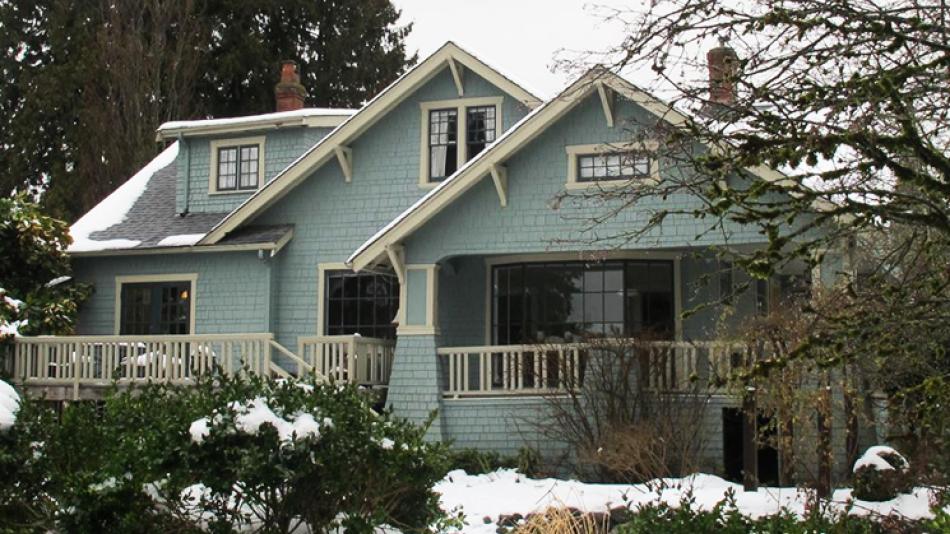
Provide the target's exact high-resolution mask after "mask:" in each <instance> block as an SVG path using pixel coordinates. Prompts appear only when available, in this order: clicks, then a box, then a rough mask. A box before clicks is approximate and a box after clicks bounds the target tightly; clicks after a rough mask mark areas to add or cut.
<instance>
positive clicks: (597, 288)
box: [16, 43, 809, 470]
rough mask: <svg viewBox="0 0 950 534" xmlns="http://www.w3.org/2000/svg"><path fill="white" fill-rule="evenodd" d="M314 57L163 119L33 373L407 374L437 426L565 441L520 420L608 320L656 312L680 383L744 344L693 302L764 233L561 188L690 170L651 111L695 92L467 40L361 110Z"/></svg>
mask: <svg viewBox="0 0 950 534" xmlns="http://www.w3.org/2000/svg"><path fill="white" fill-rule="evenodd" d="M295 69H296V67H295V66H294V65H293V64H292V63H285V64H284V65H283V66H282V71H281V82H280V83H279V84H278V86H277V88H276V100H277V112H275V113H271V114H265V115H258V116H250V117H238V118H233V119H216V120H198V121H184V122H171V123H166V124H163V125H161V127H160V128H159V129H158V132H157V136H158V140H159V141H161V142H163V143H165V144H166V145H167V148H166V149H165V150H164V152H162V153H161V154H160V155H159V156H158V157H156V158H155V160H154V161H152V162H151V163H149V164H148V165H147V166H146V167H145V168H143V169H142V170H141V171H140V172H139V173H137V174H136V175H135V176H133V177H132V178H130V179H129V181H128V182H127V183H125V184H124V185H123V186H121V187H120V188H119V189H118V190H117V191H116V192H115V193H113V194H112V195H111V196H110V197H108V198H106V199H105V200H104V201H103V202H102V203H101V204H100V205H98V206H97V207H95V208H94V209H93V210H92V211H90V212H89V213H88V214H86V215H85V216H84V217H83V218H81V219H80V220H79V221H78V222H76V223H75V225H74V226H73V227H72V234H73V237H74V240H75V243H74V244H73V245H72V247H71V248H70V250H69V252H70V254H71V256H72V257H73V259H74V266H75V276H76V278H77V279H79V280H81V281H84V282H89V283H92V284H93V285H94V287H95V292H94V294H93V295H92V297H91V298H90V299H89V301H88V302H86V303H84V304H83V306H82V309H81V312H80V317H79V321H78V334H79V335H78V336H75V337H59V338H33V339H29V338H24V339H21V340H19V342H18V346H17V353H16V362H17V370H16V373H17V378H18V379H19V380H21V381H22V383H23V384H24V385H26V386H28V387H29V388H33V389H34V390H35V391H42V392H44V393H45V394H47V395H50V396H51V397H57V396H58V397H60V398H87V397H90V396H94V395H95V394H96V391H97V389H96V388H101V386H102V385H104V384H107V383H109V382H110V381H111V380H112V379H113V378H115V379H118V380H119V381H120V383H134V382H136V381H145V380H156V381H172V382H187V381H188V380H190V379H191V378H192V377H193V376H194V373H196V372H199V370H201V369H207V368H208V367H209V366H210V365H211V364H213V363H215V364H218V365H220V366H221V367H222V368H223V369H224V371H225V372H237V371H238V370H239V369H240V368H241V367H242V366H244V367H247V368H249V369H250V370H251V371H252V372H258V373H263V374H278V375H287V374H296V373H302V372H305V371H307V370H310V369H315V370H316V371H317V372H319V373H321V374H323V375H329V376H333V377H334V378H336V379H339V380H349V381H354V382H359V383H361V384H364V385H366V386H368V387H375V388H376V389H379V390H381V391H383V392H385V402H386V403H387V404H388V405H389V406H391V407H392V408H393V410H394V412H395V413H396V414H397V415H399V416H402V417H406V418H409V419H411V420H415V421H423V420H425V419H426V418H427V417H428V416H429V414H430V413H431V412H433V411H434V410H438V414H439V415H438V417H437V419H436V420H435V422H434V423H433V426H432V428H431V433H430V435H431V437H432V438H433V439H442V440H452V441H453V442H454V443H455V444H456V445H457V446H460V447H477V448H482V449H490V450H497V451H500V452H505V453H511V452H514V451H516V450H517V449H518V448H519V447H520V446H522V445H524V444H528V445H532V446H540V447H541V448H544V447H546V446H547V445H548V444H547V443H545V440H543V439H541V438H540V437H538V436H532V435H531V434H530V432H528V433H525V432H524V429H523V428H521V429H519V425H518V421H523V420H525V419H531V418H537V417H543V411H544V402H545V400H544V398H543V395H542V394H546V393H550V392H552V391H553V392H556V391H557V390H558V388H559V387H562V386H563V380H562V382H559V379H558V373H559V372H561V371H558V370H559V369H568V370H573V371H564V372H574V373H578V375H579V373H580V372H582V366H583V359H584V358H583V350H584V349H583V343H576V342H577V341H581V340H583V339H584V338H585V336H586V335H590V334H600V335H622V336H631V337H636V336H645V335H647V334H649V336H651V339H654V340H657V341H656V346H657V347H660V348H662V350H664V351H666V353H668V354H673V355H675V357H674V358H672V359H670V360H669V362H668V363H666V364H664V365H663V368H662V369H661V373H660V375H661V376H662V377H665V378H663V380H668V384H669V385H670V387H675V382H676V379H675V378H674V376H675V375H678V376H679V377H680V379H682V378H683V377H685V376H686V375H688V374H689V373H690V372H692V371H695V370H696V369H699V368H700V367H702V368H704V369H708V368H711V367H713V366H715V365H718V364H719V363H721V359H722V358H723V357H726V356H728V355H727V354H724V353H723V354H719V353H717V352H716V347H717V345H716V344H715V342H716V339H717V336H718V335H719V332H720V331H721V327H722V325H721V322H722V320H723V318H722V314H721V313H719V312H720V311H721V307H720V308H713V309H706V310H704V311H702V312H700V313H696V314H693V315H690V316H689V317H685V318H684V317H682V316H681V311H682V310H685V309H689V308H692V307H694V306H696V305H697V304H700V303H702V302H704V301H709V300H717V299H719V298H720V296H722V294H721V292H731V291H732V287H733V286H734V285H735V284H736V283H738V281H739V280H738V278H739V277H740V275H739V274H735V275H733V272H732V270H731V268H730V266H729V265H728V264H725V263H723V262H721V261H720V260H718V259H717V255H716V254H715V253H714V251H713V248H714V247H718V246H724V245H728V246H729V247H740V248H741V247H756V246H761V245H762V244H763V242H764V238H763V236H761V235H759V234H758V233H757V232H756V231H755V230H754V229H752V228H747V227H742V226H738V225H732V226H729V227H727V228H726V231H725V232H720V233H717V234H713V233H703V232H699V231H698V229H699V228H701V227H700V226H698V225H699V224H700V223H698V222H697V221H695V220H693V219H691V218H688V217H673V218H670V219H669V220H667V221H664V223H663V225H662V227H661V228H660V229H659V230H658V231H656V232H654V233H652V234H650V235H648V236H646V238H644V239H641V240H639V241H631V242H622V241H621V240H620V238H619V237H617V238H614V239H610V237H609V236H619V235H620V234H621V233H622V232H623V231H624V230H625V229H629V228H630V227H632V226H634V225H637V224H641V223H642V222H643V221H644V218H645V217H647V216H648V215H649V210H648V209H646V208H644V207H641V208H638V209H636V210H625V211H622V212H620V213H619V214H618V215H617V216H616V217H614V218H612V219H610V220H607V221H606V222H604V223H603V224H601V225H599V226H598V227H596V228H595V229H594V230H593V233H592V232H591V231H584V230H583V229H582V227H583V226H584V225H583V224H582V223H581V222H580V221H584V220H587V219H589V218H590V217H593V216H596V215H597V214H599V213H601V212H602V210H603V209H604V206H609V205H610V202H616V200H607V201H602V200H598V199H589V198H584V195H579V196H576V197H570V196H569V197H568V199H567V200H565V201H564V202H561V205H560V206H555V202H554V199H555V198H557V197H558V196H559V195H560V194H562V193H565V192H567V193H571V192H584V191H590V190H592V189H599V188H605V189H606V190H610V188H612V187H614V186H616V185H618V184H619V185H624V184H629V183H634V184H635V183H636V182H637V181H639V180H663V179H664V176H667V175H668V173H670V172H683V171H682V170H674V168H673V166H672V165H671V164H670V162H669V161H667V158H665V157H664V155H663V154H662V153H657V152H656V151H655V150H654V149H655V148H656V146H655V143H654V142H653V141H651V139H650V138H649V135H638V134H648V133H649V131H648V130H647V129H646V125H650V124H656V123H658V122H659V123H663V124H667V123H673V124H675V123H676V122H677V121H682V120H687V119H686V118H685V117H683V116H681V115H679V114H678V113H677V112H675V111H674V110H672V109H670V108H669V107H668V106H666V105H665V104H663V103H662V102H660V101H658V100H657V99H655V98H653V97H652V96H650V95H649V94H647V93H645V92H643V91H642V90H640V89H638V88H637V87H636V86H635V85H633V84H632V83H630V82H628V81H626V80H624V79H622V78H620V77H618V76H617V75H614V74H612V73H610V72H608V71H606V70H604V69H597V68H595V69H592V70H591V71H590V72H588V73H587V74H585V75H584V76H582V77H580V78H579V79H578V80H576V81H575V82H574V83H572V84H571V85H570V86H569V87H567V88H566V89H564V91H563V92H561V93H560V94H559V95H558V96H556V97H554V98H552V99H550V100H547V101H542V100H541V99H540V98H538V97H537V96H535V95H533V94H532V93H531V92H529V91H528V90H526V89H524V88H523V87H522V86H520V85H518V84H517V83H515V82H514V81H512V80H511V79H509V78H508V77H506V76H505V75H504V74H502V73H500V72H498V71H497V70H495V69H493V68H492V67H491V66H489V65H488V64H486V63H485V62H483V61H482V60H480V59H479V58H478V57H476V56H474V55H472V54H470V53H469V52H467V51H465V50H463V49H462V48H460V47H459V46H457V45H455V44H453V43H447V44H446V45H444V46H443V47H442V48H440V49H439V50H438V51H437V52H435V53H434V54H432V55H431V56H429V57H428V58H426V59H425V60H423V61H421V62H420V63H419V64H418V65H416V66H415V67H413V68H411V69H410V70H408V71H407V72H406V73H405V74H404V75H403V76H401V77H400V78H399V79H397V80H396V81H395V82H393V83H392V84H391V85H390V86H389V87H388V88H386V89H385V90H384V91H382V92H381V93H380V94H379V95H377V96H376V97H374V98H373V99H372V100H370V101H369V102H367V103H366V104H365V105H364V106H363V107H361V108H360V109H358V110H346V109H311V108H306V107H304V103H305V98H306V92H305V89H304V88H303V87H302V86H301V85H300V83H299V78H298V76H297V74H296V70H295ZM750 175H751V176H753V177H754V178H756V179H758V178H761V179H774V177H775V176H778V174H777V173H774V171H769V170H761V169H757V170H752V171H750ZM605 202H606V203H605ZM694 202H697V199H695V198H691V197H688V196H686V195H678V196H671V197H669V198H665V199H656V203H657V204H656V206H657V207H660V206H663V205H669V203H676V204H677V205H689V204H690V203H694ZM595 234H596V236H598V238H603V237H604V236H607V239H606V240H597V241H593V240H592V237H593V236H594V235H595ZM697 234H699V237H697ZM725 234H728V236H729V239H728V242H726V241H725V240H724V237H723V235H725ZM808 274H809V273H807V272H799V273H789V279H791V277H792V276H794V275H806V276H807V275H808ZM709 280H712V282H710V281H709ZM782 287H783V283H782V282H781V281H780V280H776V281H775V282H773V283H765V282H760V283H757V284H755V290H754V291H752V292H748V293H744V294H742V295H739V296H738V297H737V298H736V300H735V302H734V303H733V306H732V307H733V310H732V313H731V314H730V315H729V316H728V317H727V318H726V320H727V321H729V322H731V323H733V324H738V323H741V322H742V321H743V320H744V318H748V317H751V316H753V315H754V314H756V313H761V312H763V311H765V310H766V309H767V308H768V306H770V305H774V303H775V302H777V298H778V297H777V293H778V292H779V291H780V290H781V288H782ZM542 342H543V343H544V344H545V346H546V347H547V348H544V349H540V348H537V346H535V345H536V344H537V343H542ZM552 351H553V352H552ZM542 353H546V354H552V353H553V354H554V355H555V356H557V358H556V360H555V363H550V362H551V359H550V358H548V357H541V356H540V354H542ZM717 354H718V355H717ZM691 370H692V371H691ZM561 378H562V379H563V375H562V376H561ZM713 402H714V403H718V404H716V405H715V406H714V407H713V409H712V410H711V411H710V413H711V415H710V417H709V421H708V432H709V433H710V436H712V439H711V440H710V441H711V445H710V448H709V458H710V462H711V463H712V464H714V465H715V468H717V469H720V470H721V469H724V468H725V467H724V465H725V460H724V459H723V458H724V457H728V456H730V455H732V456H735V454H736V453H735V452H734V451H728V450H723V447H724V445H723V443H724V442H725V441H728V440H725V439H723V438H722V436H723V434H724V432H725V431H726V429H725V428H724V426H723V425H724V424H730V423H729V421H731V419H729V418H728V417H725V418H724V416H723V415H722V414H724V413H725V412H723V410H728V409H732V408H734V407H736V406H738V404H737V403H738V400H737V399H735V398H732V397H730V396H728V395H719V396H716V397H715V398H714V399H713ZM730 407H732V408H730ZM539 414H540V415H539ZM724 421H726V423H724Z"/></svg>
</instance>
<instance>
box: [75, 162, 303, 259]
mask: <svg viewBox="0 0 950 534" xmlns="http://www.w3.org/2000/svg"><path fill="white" fill-rule="evenodd" d="M176 155H177V145H172V146H171V147H169V148H168V149H166V152H163V153H162V154H160V155H159V156H157V157H156V158H155V159H153V160H152V162H151V163H149V164H148V165H146V166H145V168H143V170H142V171H140V172H139V173H138V174H137V175H136V176H133V177H132V178H130V179H129V180H128V181H127V182H126V183H125V184H123V186H122V187H121V188H120V190H116V191H115V192H113V194H112V195H109V197H107V198H106V199H104V200H103V201H102V202H101V203H100V204H99V205H97V206H96V208H93V210H90V211H89V212H88V213H87V214H86V215H85V216H83V219H85V220H84V221H83V219H80V221H82V222H80V221H77V222H76V223H75V224H73V226H72V227H70V234H71V235H72V236H73V237H74V239H75V241H74V242H73V244H71V245H70V246H69V248H68V249H67V252H68V253H69V254H70V255H72V256H116V255H124V254H158V253H175V252H190V251H199V252H200V251H213V250H270V251H272V252H275V251H277V250H279V249H280V248H281V247H282V246H283V244H284V243H286V242H287V240H288V239H289V238H290V237H291V236H292V235H293V225H277V226H247V227H244V228H241V230H240V231H238V232H234V233H233V234H231V235H229V236H228V237H227V238H226V239H224V240H222V241H221V242H219V243H218V246H212V247H199V248H198V249H195V247H194V246H193V245H194V244H195V243H196V242H197V241H198V240H199V239H200V238H201V237H203V236H204V235H205V234H206V233H207V232H208V231H209V230H211V228H213V227H214V225H215V224H217V223H218V222H220V221H221V219H223V218H224V216H225V215H227V213H188V214H185V215H181V214H178V213H176V212H175V203H174V201H171V202H169V199H174V198H175V186H176V182H177V178H178V172H177V169H178V166H177V165H176V164H175V161H174V158H175V156H176ZM136 182H139V183H136ZM120 212H121V213H120Z"/></svg>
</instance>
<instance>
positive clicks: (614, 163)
mask: <svg viewBox="0 0 950 534" xmlns="http://www.w3.org/2000/svg"><path fill="white" fill-rule="evenodd" d="M653 151H654V149H653V147H651V146H646V145H644V144H642V143H638V144H636V145H635V146H631V145H625V146H620V147H612V146H607V145H582V146H569V147H567V154H568V160H569V161H568V165H569V167H568V177H567V186H568V188H572V187H573V188H586V187H590V186H591V185H593V184H596V185H600V186H603V185H611V186H613V185H626V184H630V183H631V182H638V181H640V182H642V181H645V180H657V179H658V170H657V162H656V157H655V156H654V155H653Z"/></svg>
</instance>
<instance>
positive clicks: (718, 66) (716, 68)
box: [706, 41, 739, 106]
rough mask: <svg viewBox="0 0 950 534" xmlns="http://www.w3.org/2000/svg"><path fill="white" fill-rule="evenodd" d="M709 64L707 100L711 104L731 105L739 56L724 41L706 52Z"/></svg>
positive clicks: (733, 97) (733, 98)
mask: <svg viewBox="0 0 950 534" xmlns="http://www.w3.org/2000/svg"><path fill="white" fill-rule="evenodd" d="M706 63H707V64H708V65H709V101H710V103H711V104H720V105H722V106H732V105H733V104H735V103H736V76H737V75H738V74H739V56H738V55H737V54H736V51H735V50H733V49H732V47H730V46H728V45H727V44H726V42H725V41H720V42H719V46H717V47H716V48H713V49H712V50H710V51H709V52H707V53H706Z"/></svg>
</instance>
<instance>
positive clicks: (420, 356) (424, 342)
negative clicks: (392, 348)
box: [386, 336, 444, 440]
mask: <svg viewBox="0 0 950 534" xmlns="http://www.w3.org/2000/svg"><path fill="white" fill-rule="evenodd" d="M436 346H437V344H436V339H435V336H400V337H399V339H397V340H396V354H395V356H394V358H393V371H392V375H391V376H390V378H389V394H388V397H387V399H386V403H387V405H388V406H390V407H391V408H392V409H393V412H394V413H395V414H397V415H398V416H400V417H403V418H405V419H408V420H410V421H413V422H415V423H423V422H425V421H426V420H427V419H428V418H429V416H430V414H431V413H433V412H435V411H438V410H439V409H440V408H441V402H440V401H441V397H442V392H441V390H440V388H439V381H438V367H437V366H436V352H435V351H436ZM443 420H444V417H443V416H442V415H440V416H439V417H438V418H436V420H435V421H434V422H433V423H432V426H431V427H430V428H429V433H428V434H427V437H428V438H429V439H434V440H441V439H443V438H444V434H443V428H444V423H443Z"/></svg>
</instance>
